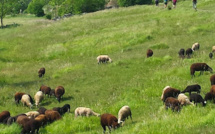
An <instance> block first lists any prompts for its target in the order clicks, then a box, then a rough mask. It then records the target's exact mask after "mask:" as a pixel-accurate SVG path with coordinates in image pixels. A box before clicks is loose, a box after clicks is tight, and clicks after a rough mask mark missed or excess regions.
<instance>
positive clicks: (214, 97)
mask: <svg viewBox="0 0 215 134" xmlns="http://www.w3.org/2000/svg"><path fill="white" fill-rule="evenodd" d="M208 100H212V101H213V102H215V95H214V94H213V93H211V92H208V93H206V94H205V101H208Z"/></svg>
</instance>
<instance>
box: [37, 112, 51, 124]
mask: <svg viewBox="0 0 215 134" xmlns="http://www.w3.org/2000/svg"><path fill="white" fill-rule="evenodd" d="M35 120H37V121H39V122H40V123H41V126H44V125H45V124H46V123H47V121H48V119H47V117H46V115H45V114H40V115H38V116H37V117H36V118H35Z"/></svg>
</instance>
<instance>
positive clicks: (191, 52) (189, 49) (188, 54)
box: [185, 48, 193, 58]
mask: <svg viewBox="0 0 215 134" xmlns="http://www.w3.org/2000/svg"><path fill="white" fill-rule="evenodd" d="M185 53H186V55H187V58H190V56H191V55H192V54H193V50H192V49H191V48H188V49H187V50H186V52H185Z"/></svg>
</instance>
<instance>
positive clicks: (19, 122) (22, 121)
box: [16, 115, 31, 126]
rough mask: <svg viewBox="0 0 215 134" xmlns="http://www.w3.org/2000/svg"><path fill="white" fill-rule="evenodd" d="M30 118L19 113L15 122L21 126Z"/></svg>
mask: <svg viewBox="0 0 215 134" xmlns="http://www.w3.org/2000/svg"><path fill="white" fill-rule="evenodd" d="M30 120H31V119H30V118H28V117H27V116H25V115H21V116H19V117H18V118H17V120H16V123H17V124H19V125H20V126H23V125H24V123H25V122H28V121H30Z"/></svg>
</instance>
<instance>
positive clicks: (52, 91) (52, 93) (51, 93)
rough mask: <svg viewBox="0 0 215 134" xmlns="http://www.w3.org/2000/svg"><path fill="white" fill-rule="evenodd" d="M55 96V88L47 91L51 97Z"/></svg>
mask: <svg viewBox="0 0 215 134" xmlns="http://www.w3.org/2000/svg"><path fill="white" fill-rule="evenodd" d="M52 95H53V96H55V89H52V90H51V91H50V92H49V96H50V97H51V96H52Z"/></svg>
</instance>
